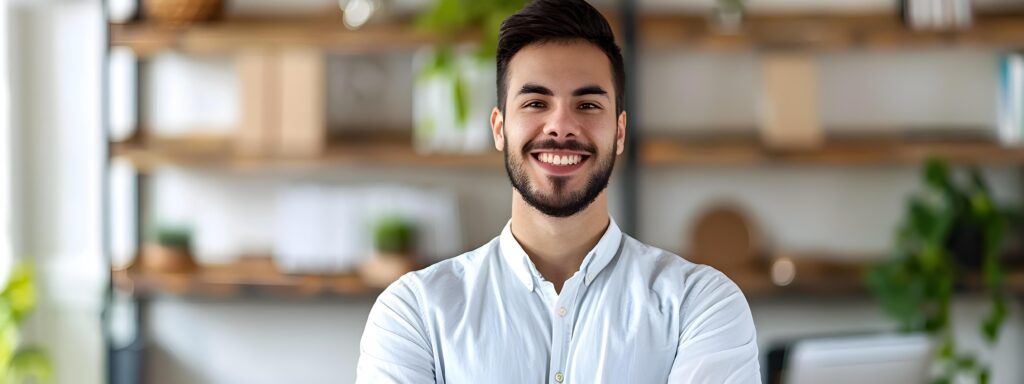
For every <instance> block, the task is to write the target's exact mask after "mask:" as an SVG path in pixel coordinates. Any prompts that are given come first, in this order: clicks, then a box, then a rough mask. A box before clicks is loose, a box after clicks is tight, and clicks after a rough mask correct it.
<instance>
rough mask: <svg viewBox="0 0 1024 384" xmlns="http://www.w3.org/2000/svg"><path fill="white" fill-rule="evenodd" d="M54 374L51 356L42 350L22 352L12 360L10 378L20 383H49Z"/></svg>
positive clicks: (33, 349) (35, 349)
mask: <svg viewBox="0 0 1024 384" xmlns="http://www.w3.org/2000/svg"><path fill="white" fill-rule="evenodd" d="M52 372H53V366H52V365H51V363H50V359H49V356H47V355H46V353H45V352H44V351H43V350H42V349H38V348H32V349H25V350H21V351H18V353H16V354H15V355H14V358H13V359H11V363H10V377H11V378H13V379H14V380H15V382H18V383H23V382H35V383H47V382H49V381H50V379H51V376H52Z"/></svg>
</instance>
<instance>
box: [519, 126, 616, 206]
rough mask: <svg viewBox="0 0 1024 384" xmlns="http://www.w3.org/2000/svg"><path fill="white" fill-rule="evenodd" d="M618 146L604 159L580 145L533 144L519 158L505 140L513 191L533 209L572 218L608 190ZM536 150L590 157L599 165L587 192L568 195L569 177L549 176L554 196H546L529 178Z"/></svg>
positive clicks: (592, 173)
mask: <svg viewBox="0 0 1024 384" xmlns="http://www.w3.org/2000/svg"><path fill="white" fill-rule="evenodd" d="M617 145H618V144H617V143H614V142H613V143H612V149H611V151H610V152H609V153H608V155H607V156H606V157H605V158H600V156H599V155H600V153H598V152H597V150H596V149H595V148H594V147H593V146H586V145H584V144H581V143H579V142H577V141H569V142H565V143H558V142H556V141H554V140H546V141H542V142H537V143H535V142H529V143H527V144H526V145H525V146H523V150H522V151H521V152H520V153H519V154H517V155H515V156H512V155H510V152H509V148H508V140H507V139H506V140H505V151H504V152H505V171H506V172H508V178H509V181H510V182H511V183H512V188H515V190H516V191H519V195H521V196H522V197H523V200H525V201H526V203H527V204H529V205H530V206H531V207H533V208H535V209H537V210H538V211H540V212H541V213H543V214H545V215H548V216H551V217H569V216H572V215H575V214H577V213H579V212H580V211H582V210H584V209H585V208H587V207H589V206H590V204H591V203H593V202H594V200H596V199H597V196H599V195H600V194H601V192H602V191H604V190H605V188H607V187H608V180H609V179H610V178H611V176H612V169H614V168H615V152H616V151H617V150H618V148H616V147H617ZM536 149H553V150H557V149H561V150H580V151H586V152H588V153H590V154H591V155H590V157H591V159H590V160H593V161H595V162H596V165H595V167H594V170H593V172H591V173H590V175H589V176H588V177H587V184H586V185H585V186H584V187H583V189H580V190H577V191H568V190H566V189H567V184H568V183H569V176H548V179H549V180H550V181H551V186H552V188H551V193H544V192H543V191H541V190H540V189H539V187H537V186H536V184H533V183H531V182H530V177H529V174H528V173H527V172H526V167H527V165H526V161H527V157H528V156H530V151H533V150H536Z"/></svg>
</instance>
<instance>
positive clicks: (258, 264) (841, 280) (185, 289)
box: [111, 257, 1024, 300]
mask: <svg viewBox="0 0 1024 384" xmlns="http://www.w3.org/2000/svg"><path fill="white" fill-rule="evenodd" d="M794 262H795V263H796V269H797V274H796V278H795V279H793V281H792V282H791V283H789V284H788V285H785V286H778V285H775V284H774V283H773V282H772V281H771V277H770V272H769V269H768V267H767V266H766V265H765V266H762V267H758V268H750V269H747V270H743V271H735V270H734V271H725V273H726V275H728V276H729V277H730V278H731V279H732V280H733V281H734V282H735V283H736V284H737V285H738V286H739V287H740V289H741V290H743V292H744V294H745V295H746V296H747V298H748V299H752V300H760V299H770V298H782V297H801V298H813V297H826V298H834V297H863V296H865V295H868V293H869V292H868V290H867V287H865V286H864V273H866V271H867V270H868V268H869V267H870V264H867V263H857V262H834V261H822V260H801V259H795V260H794ZM111 275H112V278H113V283H114V287H115V288H117V289H118V290H120V291H122V292H126V293H129V294H132V295H134V296H138V297H148V296H153V295H158V294H164V295H173V296H184V297H200V298H233V297H245V296H252V297H286V298H287V297H310V298H312V297H348V296H370V295H374V294H377V293H379V292H380V291H381V290H382V288H379V287H371V286H368V285H366V284H365V283H364V282H363V281H362V280H361V279H360V277H359V276H358V275H355V274H342V275H296V274H285V273H282V272H280V271H279V270H278V269H277V267H275V266H274V263H273V261H272V260H271V259H270V258H269V257H245V258H240V259H239V261H237V262H235V263H231V264H225V265H207V266H201V267H199V268H198V269H196V270H194V271H192V272H187V273H165V272H153V271H148V270H144V269H142V268H139V267H135V266H133V267H129V268H127V269H115V270H113V271H111ZM979 281H980V280H979V278H978V277H977V276H969V277H967V278H966V279H965V287H964V288H963V289H965V290H966V291H976V290H979V289H980V287H981V284H980V282H979ZM1006 287H1007V289H1008V290H1009V291H1010V292H1011V293H1013V294H1015V295H1024V270H1011V271H1010V273H1009V274H1008V276H1007V280H1006Z"/></svg>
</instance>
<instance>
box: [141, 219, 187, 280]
mask: <svg viewBox="0 0 1024 384" xmlns="http://www.w3.org/2000/svg"><path fill="white" fill-rule="evenodd" d="M154 240H155V241H154V242H152V243H150V244H147V245H146V247H145V250H144V252H143V257H142V266H143V268H146V269H149V270H153V271H157V272H169V273H182V272H189V271H191V270H193V269H195V268H196V263H195V261H194V260H193V258H192V230H191V229H189V228H188V227H185V226H178V225H166V224H165V225H160V226H158V227H157V229H156V234H155V239H154Z"/></svg>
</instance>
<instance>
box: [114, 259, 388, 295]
mask: <svg viewBox="0 0 1024 384" xmlns="http://www.w3.org/2000/svg"><path fill="white" fill-rule="evenodd" d="M111 276H112V279H113V284H114V287H115V288H116V289H118V290H120V291H122V292H126V293H129V294H132V295H133V296H136V297H147V296H153V295H156V294H167V295H175V296H186V297H202V298H230V297H239V296H256V297H323V296H328V297H331V296H370V295H374V294H377V293H379V292H380V291H381V290H382V289H381V288H374V287H370V286H367V285H366V284H365V283H363V281H362V279H360V278H359V276H357V275H355V274H346V275H293V274H285V273H282V272H280V271H278V269H277V267H275V266H274V263H273V261H272V260H271V259H270V258H268V257H252V258H241V259H239V261H237V262H235V263H232V264H226V265H209V266H201V267H199V268H198V269H196V270H194V271H192V272H187V273H166V272H153V271H147V270H144V269H142V268H139V267H134V266H133V267H129V268H127V269H120V270H117V269H115V270H113V271H111Z"/></svg>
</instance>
